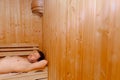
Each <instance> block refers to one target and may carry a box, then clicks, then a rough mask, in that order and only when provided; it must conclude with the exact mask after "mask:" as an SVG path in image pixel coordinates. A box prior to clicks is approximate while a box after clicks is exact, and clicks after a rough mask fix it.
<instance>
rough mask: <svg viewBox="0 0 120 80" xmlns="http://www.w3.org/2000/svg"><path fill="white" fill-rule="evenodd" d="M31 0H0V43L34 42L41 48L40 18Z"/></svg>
mask: <svg viewBox="0 0 120 80" xmlns="http://www.w3.org/2000/svg"><path fill="white" fill-rule="evenodd" d="M31 1H32V0H0V43H1V44H2V43H20V42H23V43H36V44H39V45H40V48H41V49H42V18H41V17H39V16H37V15H34V14H32V11H31Z"/></svg>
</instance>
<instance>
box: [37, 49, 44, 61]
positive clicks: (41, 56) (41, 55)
mask: <svg viewBox="0 0 120 80" xmlns="http://www.w3.org/2000/svg"><path fill="white" fill-rule="evenodd" d="M38 53H39V55H40V58H39V59H38V60H37V61H41V60H43V59H45V55H44V53H43V52H42V51H40V50H38Z"/></svg>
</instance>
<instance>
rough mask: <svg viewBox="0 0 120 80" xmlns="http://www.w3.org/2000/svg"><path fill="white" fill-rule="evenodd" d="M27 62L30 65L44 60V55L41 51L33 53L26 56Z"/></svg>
mask: <svg viewBox="0 0 120 80" xmlns="http://www.w3.org/2000/svg"><path fill="white" fill-rule="evenodd" d="M27 58H28V60H29V61H30V62H32V63H34V62H37V61H40V60H43V59H45V56H44V53H43V52H41V51H34V52H33V53H31V54H29V55H28V57H27Z"/></svg>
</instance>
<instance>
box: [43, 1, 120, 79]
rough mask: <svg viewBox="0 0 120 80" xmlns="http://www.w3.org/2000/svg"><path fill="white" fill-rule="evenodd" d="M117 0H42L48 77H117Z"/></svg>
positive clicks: (119, 60) (119, 51)
mask: <svg viewBox="0 0 120 80" xmlns="http://www.w3.org/2000/svg"><path fill="white" fill-rule="evenodd" d="M119 3H120V1H119V0H45V13H44V18H43V50H44V52H45V53H47V59H48V60H49V80H120V77H119V74H120V40H119V39H120V22H119V21H120V15H119V13H120V5H119Z"/></svg>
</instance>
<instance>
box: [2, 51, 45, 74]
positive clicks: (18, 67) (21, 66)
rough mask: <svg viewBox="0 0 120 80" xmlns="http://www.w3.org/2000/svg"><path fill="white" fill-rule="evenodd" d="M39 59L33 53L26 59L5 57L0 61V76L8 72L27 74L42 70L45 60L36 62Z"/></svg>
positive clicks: (37, 54)
mask: <svg viewBox="0 0 120 80" xmlns="http://www.w3.org/2000/svg"><path fill="white" fill-rule="evenodd" d="M39 57H40V55H39V53H37V52H35V53H32V54H30V55H28V57H27V58H25V57H19V56H7V57H5V58H2V59H0V74H2V73H10V72H28V71H31V70H35V69H43V68H44V67H45V66H46V65H47V61H46V60H41V61H37V59H38V58H39Z"/></svg>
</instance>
